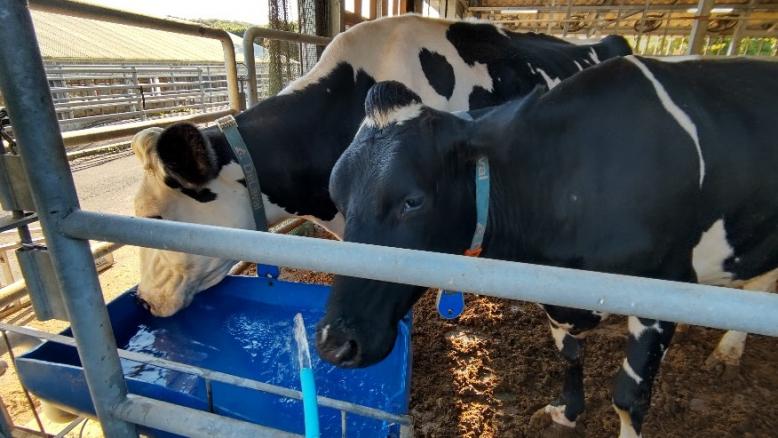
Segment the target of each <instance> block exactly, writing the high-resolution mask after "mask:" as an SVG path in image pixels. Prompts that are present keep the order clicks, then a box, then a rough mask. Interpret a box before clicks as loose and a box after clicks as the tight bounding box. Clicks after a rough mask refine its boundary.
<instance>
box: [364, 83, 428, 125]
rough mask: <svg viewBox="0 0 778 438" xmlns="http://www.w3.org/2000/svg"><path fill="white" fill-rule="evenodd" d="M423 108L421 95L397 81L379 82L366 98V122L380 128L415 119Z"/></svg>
mask: <svg viewBox="0 0 778 438" xmlns="http://www.w3.org/2000/svg"><path fill="white" fill-rule="evenodd" d="M421 108H422V105H421V98H420V97H419V95H418V94H416V93H414V92H413V91H411V89H409V88H408V87H406V86H405V85H404V84H402V83H400V82H397V81H383V82H378V83H377V84H375V85H373V86H372V87H370V90H368V92H367V96H366V97H365V118H366V122H367V123H368V124H369V125H372V126H375V127H378V128H384V127H386V126H388V125H390V124H392V123H403V122H405V121H406V120H408V119H411V118H414V117H416V116H418V115H419V114H420V112H421Z"/></svg>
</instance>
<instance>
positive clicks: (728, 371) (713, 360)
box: [705, 269, 778, 376]
mask: <svg viewBox="0 0 778 438" xmlns="http://www.w3.org/2000/svg"><path fill="white" fill-rule="evenodd" d="M776 281H778V269H775V270H773V271H770V272H768V273H766V274H764V275H760V276H759V277H756V278H752V279H751V280H749V281H747V282H745V284H743V289H744V290H752V291H764V292H776V289H777V288H776ZM747 336H748V333H743V332H736V331H732V330H730V331H728V332H726V333H724V336H722V337H721V340H720V341H719V344H718V345H717V346H716V349H715V350H713V353H711V355H710V356H708V359H707V360H706V361H705V367H706V368H708V369H714V368H723V370H722V371H724V373H725V375H730V376H731V375H732V374H733V370H735V369H736V367H737V366H738V365H740V357H741V356H742V355H743V351H744V350H745V348H746V337H747Z"/></svg>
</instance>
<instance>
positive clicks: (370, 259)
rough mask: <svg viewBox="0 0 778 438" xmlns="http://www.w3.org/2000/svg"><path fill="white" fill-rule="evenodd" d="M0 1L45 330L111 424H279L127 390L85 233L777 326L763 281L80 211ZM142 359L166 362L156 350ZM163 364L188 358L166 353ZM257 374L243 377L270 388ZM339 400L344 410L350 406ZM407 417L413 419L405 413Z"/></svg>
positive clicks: (27, 59)
mask: <svg viewBox="0 0 778 438" xmlns="http://www.w3.org/2000/svg"><path fill="white" fill-rule="evenodd" d="M0 10H3V11H4V13H3V14H0V40H5V41H10V40H12V39H13V40H14V41H16V42H17V43H16V44H5V45H0V58H2V59H13V60H14V62H13V63H2V64H0V88H2V91H3V92H4V95H5V96H6V97H7V100H8V107H9V111H10V113H11V115H12V117H14V121H15V127H16V134H17V138H18V142H19V150H20V154H21V158H22V161H23V163H24V169H25V176H26V178H27V182H28V185H29V187H30V189H31V191H32V194H33V197H34V200H35V204H36V206H37V208H38V214H39V217H40V221H41V224H42V226H43V231H44V235H45V237H46V240H47V242H48V245H49V254H50V256H51V259H52V262H53V266H54V268H55V270H56V277H57V281H58V284H59V286H60V290H61V291H62V293H63V298H64V302H65V306H66V308H67V313H68V316H69V319H70V322H71V328H72V331H73V335H74V338H75V339H74V340H72V339H68V338H66V339H59V338H56V336H57V335H45V336H47V337H48V338H49V339H51V340H54V339H55V338H56V339H57V341H58V342H59V341H61V342H64V343H70V345H73V344H75V345H76V346H77V347H78V352H79V356H80V358H81V363H82V364H83V367H84V373H85V376H86V380H87V383H88V386H89V390H90V395H91V398H92V401H93V404H94V406H95V410H96V413H97V416H98V417H99V419H100V421H101V424H102V427H103V430H104V433H105V434H106V436H110V437H119V438H121V437H127V436H135V435H136V431H135V427H134V424H142V425H146V426H149V427H153V428H159V429H162V430H166V431H170V432H174V433H179V434H184V435H189V436H214V435H218V436H239V435H245V434H255V435H256V436H264V435H268V434H275V433H279V432H278V431H273V430H268V429H267V428H263V427H261V426H257V425H253V424H250V423H246V422H242V421H237V420H232V419H229V418H225V417H221V416H216V415H213V414H208V413H203V412H201V411H196V410H193V409H189V408H185V407H181V406H176V405H171V404H169V403H165V402H160V401H156V400H152V399H148V398H145V397H139V396H133V395H128V394H127V388H126V383H125V381H124V378H123V374H122V371H121V366H120V362H119V358H120V357H126V355H127V354H128V352H120V351H118V350H117V346H116V341H115V339H114V337H113V335H112V332H111V329H110V321H109V319H108V314H107V311H106V307H105V303H104V301H103V298H102V294H101V290H100V285H99V283H98V281H97V272H96V270H95V267H94V263H93V262H92V257H91V253H90V251H89V245H88V243H87V241H86V239H97V240H105V241H113V242H118V243H125V244H132V245H140V246H146V247H153V248H160V249H166V250H174V251H183V252H190V253H195V254H201V255H207V256H213V257H219V258H225V259H232V260H246V261H254V262H262V263H271V264H277V265H282V266H290V267H296V268H303V269H311V270H317V271H327V272H333V273H337V274H342V275H349V276H357V277H365V278H370V279H375V280H383V281H392V282H401V283H409V284H417V285H421V286H427V287H436V288H446V289H459V290H467V291H471V292H477V293H480V294H483V295H489V296H495V297H501V298H509V299H517V300H526V301H534V302H543V303H548V304H556V305H564V306H569V307H576V308H585V309H591V310H598V311H604V312H612V313H620V314H630V315H637V316H642V317H646V318H652V319H660V320H667V321H678V322H686V323H690V324H696V325H703V326H709V327H716V328H722V329H734V330H740V331H747V332H751V333H759V334H764V335H770V336H778V295H772V294H768V293H761V292H743V291H739V290H735V289H726V288H719V287H711V286H702V285H697V284H688V283H676V282H669V281H661V280H652V279H645V278H637V277H627V276H621V275H610V274H602V273H595V272H586V271H577V270H572V269H563V268H554V267H544V266H534V265H528V264H522V263H514V262H507V261H500V260H489V259H475V258H469V257H463V256H455V255H449V254H438V253H430V252H423V251H414V250H405V249H397V248H386V247H378V246H373V245H365V244H356V243H347V242H332V241H325V240H318V239H305V238H299V237H293V236H283V235H276V234H270V233H263V232H256V231H248V230H237V229H227V228H221V227H214V226H208V225H197V224H185V223H179V222H170V221H165V220H151V219H144V218H134V217H127V216H117V215H110V214H101V213H94V212H88V211H83V210H81V209H80V207H79V203H78V199H77V197H76V192H75V188H74V184H73V180H72V175H71V174H70V171H69V168H68V165H67V161H66V156H65V152H64V148H63V140H62V138H61V137H60V135H59V132H58V129H57V120H56V114H55V111H54V108H53V103H52V100H51V96H50V94H49V92H48V89H47V84H46V77H45V72H44V71H43V68H42V63H41V60H40V54H39V51H38V49H37V47H36V46H35V44H34V41H35V38H34V32H33V28H32V22H31V19H30V17H29V12H28V11H27V10H26V8H25V5H24V3H23V2H22V1H20V0H0ZM2 328H5V327H2ZM16 330H18V329H16ZM37 335H38V336H44V335H41V334H37ZM133 354H135V353H133ZM144 360H148V361H157V363H160V364H162V362H159V361H160V359H158V358H144ZM164 366H166V367H179V368H181V367H188V366H186V365H183V364H174V363H169V362H167V361H165V363H164ZM188 369H190V370H191V371H192V372H194V373H201V374H202V373H212V374H208V375H209V378H210V379H212V380H217V379H225V380H229V379H235V378H237V377H236V376H228V375H223V374H221V373H219V374H213V372H209V371H208V370H204V369H202V368H197V367H188ZM259 383H261V382H254V381H248V380H246V379H244V380H243V381H241V382H240V384H245V385H248V386H251V387H254V388H255V389H262V390H268V391H269V392H273V391H274V390H275V389H272V388H270V387H268V386H266V385H265V384H261V385H258V384H259ZM252 385H253V386H252ZM260 386H261V388H260ZM288 391H289V390H287V389H283V392H284V394H282V395H284V396H289V397H291V398H296V397H297V396H298V394H296V393H295V394H292V393H291V392H288ZM319 400H320V403H326V402H327V401H326V400H324V401H323V399H322V398H320V399H319ZM336 408H337V409H340V410H341V411H348V412H351V411H349V409H353V406H346V405H339V406H337V407H336ZM358 414H359V415H364V414H365V412H359V413H358ZM387 415H391V414H385V413H384V414H381V416H382V417H381V418H384V419H387V420H388V421H395V420H397V421H398V422H399V421H400V419H401V418H397V417H395V416H387ZM171 419H172V420H171ZM402 420H403V421H406V422H407V421H408V420H407V418H406V417H402ZM406 424H407V423H406ZM406 430H407V429H406Z"/></svg>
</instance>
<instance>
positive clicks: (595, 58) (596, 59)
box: [589, 47, 600, 64]
mask: <svg viewBox="0 0 778 438" xmlns="http://www.w3.org/2000/svg"><path fill="white" fill-rule="evenodd" d="M589 58H590V59H591V60H592V62H593V63H595V64H599V63H600V58H599V57H598V56H597V51H595V50H594V47H592V48H591V49H589Z"/></svg>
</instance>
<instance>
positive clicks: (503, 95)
mask: <svg viewBox="0 0 778 438" xmlns="http://www.w3.org/2000/svg"><path fill="white" fill-rule="evenodd" d="M629 53H630V48H629V46H628V45H627V43H626V41H625V40H624V39H623V38H621V37H607V38H605V39H603V40H602V41H601V42H600V43H597V44H593V45H584V46H577V45H573V44H570V43H567V42H565V41H562V40H560V39H557V38H553V37H549V36H544V35H538V34H531V33H528V34H522V33H514V32H508V31H505V30H503V29H501V28H500V27H497V26H495V25H492V24H486V23H472V22H452V21H444V20H436V19H430V18H423V17H420V16H414V15H409V16H401V17H392V18H385V19H380V20H376V21H371V22H366V23H362V24H359V25H357V26H354V27H353V28H351V29H349V30H348V31H347V32H344V33H342V34H340V35H338V36H337V37H336V38H335V39H334V40H333V41H332V43H330V45H329V46H328V47H327V48H326V49H325V50H324V52H323V54H322V56H321V59H320V60H319V62H318V63H317V64H316V65H315V66H314V68H313V69H312V70H311V71H310V72H309V73H308V74H306V75H305V76H303V77H302V78H300V79H298V80H297V81H295V82H293V83H291V84H290V85H289V86H288V87H287V88H286V89H284V90H283V91H282V92H281V93H280V94H279V95H278V96H275V97H272V98H269V99H266V100H264V101H262V102H260V103H259V104H258V105H256V106H254V107H253V108H250V109H249V110H247V111H245V112H243V113H242V114H239V115H237V116H236V121H237V130H238V131H239V136H240V137H242V140H243V141H244V142H245V143H246V146H247V149H248V153H249V155H250V157H251V160H250V161H252V162H253V167H254V168H255V169H256V173H257V175H258V179H259V181H258V184H254V185H258V186H260V187H261V194H260V195H257V194H256V193H255V194H254V197H255V198H256V199H260V198H261V199H262V200H263V203H264V210H265V213H266V217H267V221H268V222H269V223H271V224H272V223H274V222H278V221H280V220H282V219H285V218H288V217H291V216H292V215H300V216H305V217H308V218H311V219H314V220H316V221H317V222H319V223H321V224H322V225H324V226H325V227H326V228H328V229H329V230H331V231H333V232H334V233H336V234H340V233H341V232H342V228H343V221H342V217H341V216H340V215H338V214H337V210H336V208H335V206H334V205H333V203H332V201H331V200H330V196H329V192H328V190H327V185H328V181H329V175H330V171H331V169H332V166H333V165H334V164H335V161H336V160H337V159H338V157H339V156H340V154H341V152H343V150H344V149H345V148H346V147H347V146H348V144H349V143H350V142H351V139H352V138H353V137H354V134H355V133H356V131H357V129H358V128H359V125H360V123H361V122H362V119H363V118H364V116H365V113H364V108H363V102H364V99H365V96H366V95H367V92H368V90H369V89H370V87H371V86H372V85H374V84H375V83H376V82H378V81H385V80H395V81H399V82H401V83H403V84H404V85H405V86H406V87H408V88H409V89H411V90H413V92H414V93H415V94H416V95H417V96H419V97H420V99H421V100H422V101H423V102H424V103H425V104H426V105H428V106H430V107H432V108H436V109H438V110H441V111H458V110H467V109H473V108H481V107H485V106H489V105H494V104H496V103H500V102H504V101H506V100H508V99H510V98H513V97H517V96H523V95H525V94H527V93H529V92H530V91H531V90H532V89H533V88H534V87H535V86H536V85H537V84H553V83H556V82H558V81H559V80H560V78H564V77H568V76H570V75H573V74H575V73H577V72H578V71H580V70H582V69H584V68H587V67H589V66H592V65H595V64H597V63H599V62H601V61H602V60H605V59H608V58H612V57H614V56H621V55H626V54H629ZM225 132H226V131H225ZM133 149H134V151H135V153H136V156H137V157H138V158H139V159H140V160H141V162H142V164H143V167H144V170H145V172H144V178H143V182H142V185H141V187H140V189H139V191H138V193H137V196H136V198H135V212H136V214H137V215H139V216H144V217H154V218H162V219H167V220H175V221H184V222H195V223H202V224H211V225H220V226H226V227H233V228H244V229H253V228H255V227H256V226H258V225H259V224H257V220H255V218H254V217H255V215H254V214H253V210H252V205H251V202H250V193H249V191H248V190H247V186H251V184H250V183H251V179H250V178H247V177H246V174H245V172H244V170H243V168H242V167H241V166H240V165H239V164H238V162H237V161H236V158H235V154H234V152H233V151H232V149H231V148H230V145H229V144H228V142H227V139H226V138H225V135H224V134H223V133H222V131H221V130H219V129H217V128H216V127H210V128H206V129H198V128H196V127H195V126H193V125H190V124H177V125H174V126H171V127H169V128H167V129H164V130H163V129H159V128H153V129H149V130H145V131H143V132H141V133H139V134H138V135H137V136H136V137H135V138H134V141H133ZM140 259H141V280H140V284H139V287H138V295H139V297H140V299H142V300H143V301H144V302H145V303H147V305H148V306H149V308H150V310H151V312H152V313H153V314H155V315H157V316H168V315H172V314H174V313H176V312H177V311H178V310H180V309H182V308H183V307H185V306H187V305H188V304H189V303H190V302H191V300H192V297H193V296H194V294H195V293H197V292H199V291H201V290H204V289H206V288H208V287H210V286H212V285H214V284H216V283H218V282H219V281H221V280H222V279H223V278H224V276H225V275H226V274H227V273H228V271H229V270H230V267H231V266H232V265H233V264H234V263H235V262H234V261H232V260H222V259H216V258H211V257H203V256H198V255H191V254H183V253H177V252H171V251H162V250H156V249H141V252H140Z"/></svg>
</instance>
